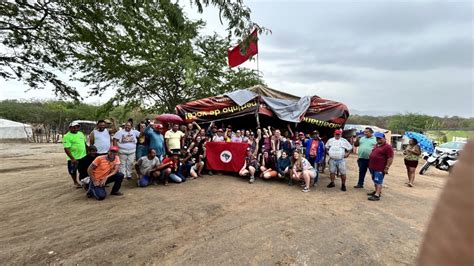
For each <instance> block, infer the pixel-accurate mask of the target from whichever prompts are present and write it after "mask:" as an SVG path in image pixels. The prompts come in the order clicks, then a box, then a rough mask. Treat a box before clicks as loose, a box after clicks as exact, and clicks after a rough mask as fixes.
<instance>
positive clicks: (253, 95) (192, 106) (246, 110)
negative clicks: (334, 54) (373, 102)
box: [176, 85, 349, 128]
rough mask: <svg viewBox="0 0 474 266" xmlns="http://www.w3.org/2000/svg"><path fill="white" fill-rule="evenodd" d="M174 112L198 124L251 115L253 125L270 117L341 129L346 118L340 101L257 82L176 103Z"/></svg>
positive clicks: (347, 114) (345, 111) (283, 120)
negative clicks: (292, 93)
mask: <svg viewBox="0 0 474 266" xmlns="http://www.w3.org/2000/svg"><path fill="white" fill-rule="evenodd" d="M176 112H177V114H178V115H180V116H181V117H183V118H184V119H185V120H188V121H196V122H198V123H205V122H211V121H222V120H228V119H235V118H239V117H243V116H254V117H255V119H254V120H257V124H260V123H259V120H260V119H263V120H269V119H270V120H272V121H273V122H275V121H281V122H284V123H288V122H290V123H300V125H305V124H307V126H309V127H327V128H341V127H342V126H343V125H344V123H345V122H346V120H347V118H348V117H349V110H348V108H347V106H346V105H344V104H343V103H339V102H335V101H331V100H326V99H322V98H320V97H318V96H304V97H298V96H294V95H291V94H288V93H284V92H281V91H277V90H274V89H271V88H268V87H264V86H261V85H257V86H254V87H251V88H249V89H239V90H236V91H233V92H230V93H227V94H224V95H219V96H213V97H208V98H204V99H200V100H195V101H192V102H188V103H185V104H180V105H178V106H176Z"/></svg>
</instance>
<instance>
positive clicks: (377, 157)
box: [369, 143, 393, 172]
mask: <svg viewBox="0 0 474 266" xmlns="http://www.w3.org/2000/svg"><path fill="white" fill-rule="evenodd" d="M388 158H393V149H392V146H390V145H389V144H388V143H385V144H384V145H382V146H379V145H378V144H377V145H375V146H374V149H373V150H372V153H370V156H369V169H371V170H373V171H378V172H383V171H385V166H387V161H388Z"/></svg>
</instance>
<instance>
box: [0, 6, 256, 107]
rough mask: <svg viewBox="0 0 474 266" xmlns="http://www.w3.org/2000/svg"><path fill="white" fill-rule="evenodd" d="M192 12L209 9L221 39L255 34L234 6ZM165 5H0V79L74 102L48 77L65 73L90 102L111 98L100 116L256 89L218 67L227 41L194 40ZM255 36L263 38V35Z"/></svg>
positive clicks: (250, 77) (196, 25) (248, 76)
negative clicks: (220, 21) (224, 34)
mask: <svg viewBox="0 0 474 266" xmlns="http://www.w3.org/2000/svg"><path fill="white" fill-rule="evenodd" d="M192 3H193V4H195V5H196V7H197V8H198V10H199V11H200V12H202V11H203V7H205V6H209V5H213V6H216V7H217V8H218V9H219V12H220V16H221V18H224V19H225V20H226V21H227V22H228V25H227V29H228V32H229V36H235V37H238V38H242V39H245V37H246V36H247V35H248V33H249V32H250V29H252V28H253V27H255V26H257V27H258V25H256V24H255V23H253V22H252V21H251V20H250V9H248V7H246V6H245V5H244V4H243V2H242V1H241V0H237V1H220V0H194V1H192ZM203 25H204V23H203V22H202V21H191V20H190V19H188V18H187V17H186V16H185V15H184V13H183V11H182V8H181V7H180V6H179V4H178V3H176V4H175V3H173V2H171V1H170V0H159V1H140V2H129V1H125V2H121V1H110V2H101V1H80V2H78V1H55V2H49V1H37V2H31V3H30V2H27V1H15V2H7V1H2V2H0V36H1V38H2V40H3V42H2V45H3V47H5V48H7V49H5V52H3V50H4V49H2V53H1V54H0V77H3V78H6V79H12V78H17V79H21V80H23V81H25V82H26V83H27V84H28V85H29V86H30V87H31V88H34V89H37V88H43V87H44V86H45V85H46V84H47V83H50V84H52V85H53V86H54V91H55V93H56V95H57V96H61V97H63V98H71V99H74V100H80V95H79V93H78V92H77V90H76V89H75V88H74V87H72V86H70V85H69V84H68V83H67V82H65V81H62V80H61V79H60V78H59V77H58V76H57V75H56V73H57V72H58V71H63V72H64V71H66V70H67V71H69V72H71V73H72V76H71V79H75V80H79V81H81V82H83V83H84V84H86V86H87V87H88V88H89V89H90V94H91V95H101V94H102V93H104V91H106V90H112V91H114V92H116V94H115V96H114V97H113V99H112V100H111V101H110V102H109V103H108V104H106V105H105V106H104V107H103V108H102V111H104V112H105V111H107V110H110V109H111V108H113V107H116V106H118V105H121V104H125V108H126V109H128V110H131V109H133V108H135V107H139V106H141V107H147V108H148V110H155V111H160V112H173V111H174V107H175V106H176V105H177V104H179V103H182V102H185V101H188V100H190V99H193V98H201V97H205V96H209V95H212V94H217V93H222V92H224V91H227V90H231V89H234V88H236V87H248V86H249V85H254V84H261V83H262V80H261V79H260V77H259V75H258V73H255V72H253V71H249V70H230V69H229V68H227V66H226V60H225V58H226V50H227V48H228V47H230V46H231V45H230V43H229V40H230V38H228V39H227V40H224V39H222V38H219V37H218V36H216V35H214V36H204V35H201V34H200V33H199V31H200V30H201V28H202V27H203ZM258 28H259V31H260V32H262V31H265V29H263V28H260V27H258Z"/></svg>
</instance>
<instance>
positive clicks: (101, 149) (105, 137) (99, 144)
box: [92, 129, 110, 153]
mask: <svg viewBox="0 0 474 266" xmlns="http://www.w3.org/2000/svg"><path fill="white" fill-rule="evenodd" d="M92 132H93V133H92V134H94V146H95V147H96V148H97V153H107V152H108V151H109V148H110V134H109V131H108V130H107V129H104V131H102V132H100V131H99V130H97V129H94V131H92Z"/></svg>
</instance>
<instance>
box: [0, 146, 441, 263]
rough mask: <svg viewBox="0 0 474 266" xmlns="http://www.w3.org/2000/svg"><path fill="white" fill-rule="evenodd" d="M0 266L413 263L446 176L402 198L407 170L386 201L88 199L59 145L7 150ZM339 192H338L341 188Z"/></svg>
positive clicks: (208, 192)
mask: <svg viewBox="0 0 474 266" xmlns="http://www.w3.org/2000/svg"><path fill="white" fill-rule="evenodd" d="M0 160H1V164H0V180H1V183H2V186H0V213H2V215H1V217H0V246H2V249H1V250H0V261H2V262H4V263H7V264H46V263H64V264H82V265H87V264H91V263H93V264H110V263H114V264H166V265H172V264H173V265H174V264H181V265H184V264H185V265H190V264H192V265H194V264H201V265H202V264H206V265H209V264H210V265H217V264H220V265H222V264H239V265H241V264H254V265H255V264H263V265H270V264H316V263H317V264H342V265H349V264H350V265H367V264H372V265H378V264H412V263H413V262H414V260H415V258H416V254H417V251H418V249H419V246H420V241H421V238H422V234H423V230H424V228H425V226H426V223H427V221H428V220H429V218H430V214H431V212H432V210H433V207H434V204H435V202H436V199H437V197H438V196H439V193H440V191H441V188H442V187H443V185H444V182H445V180H446V178H447V173H445V172H441V171H437V170H435V169H430V170H429V171H428V175H426V176H417V179H416V184H417V186H416V187H415V188H408V187H405V185H404V184H403V183H404V182H405V178H406V177H405V170H404V166H403V159H402V157H401V156H397V158H396V160H395V163H394V166H393V167H392V169H391V173H390V175H389V176H387V177H386V185H387V188H385V191H384V197H383V198H382V201H380V202H370V201H368V200H367V196H366V195H365V193H366V192H367V191H369V187H370V186H366V187H367V188H366V189H362V190H356V189H353V188H352V186H353V185H354V184H355V183H356V182H357V177H356V169H357V166H356V162H355V156H353V155H352V156H351V158H350V162H349V163H348V166H349V168H350V169H349V175H348V176H349V181H348V188H349V190H348V191H347V192H341V191H340V190H339V189H338V188H337V187H336V188H332V189H328V188H326V184H327V183H328V180H327V175H326V174H323V176H322V178H321V181H320V186H318V187H317V188H316V189H313V190H312V191H311V192H310V193H301V192H300V191H299V189H298V187H297V186H292V187H290V186H288V185H286V184H285V183H283V182H278V181H269V182H265V181H261V180H257V182H256V183H255V184H253V185H250V184H248V183H247V182H246V181H245V180H243V179H240V178H238V177H233V176H206V177H205V178H203V179H198V180H191V181H189V182H186V183H184V184H172V185H170V186H169V187H164V186H161V185H160V186H152V187H148V188H136V187H135V186H134V184H133V183H131V182H125V183H124V185H123V187H122V192H123V193H124V194H125V196H124V197H120V198H117V197H108V198H107V199H106V200H105V201H103V202H97V201H95V200H92V199H87V198H86V197H85V195H84V193H83V192H82V191H81V190H78V189H74V188H72V187H71V183H72V182H71V181H70V179H69V177H68V176H67V173H66V166H65V156H64V155H63V152H62V149H61V146H59V145H53V144H33V145H24V144H14V145H12V144H0ZM337 185H339V182H338V181H337Z"/></svg>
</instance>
